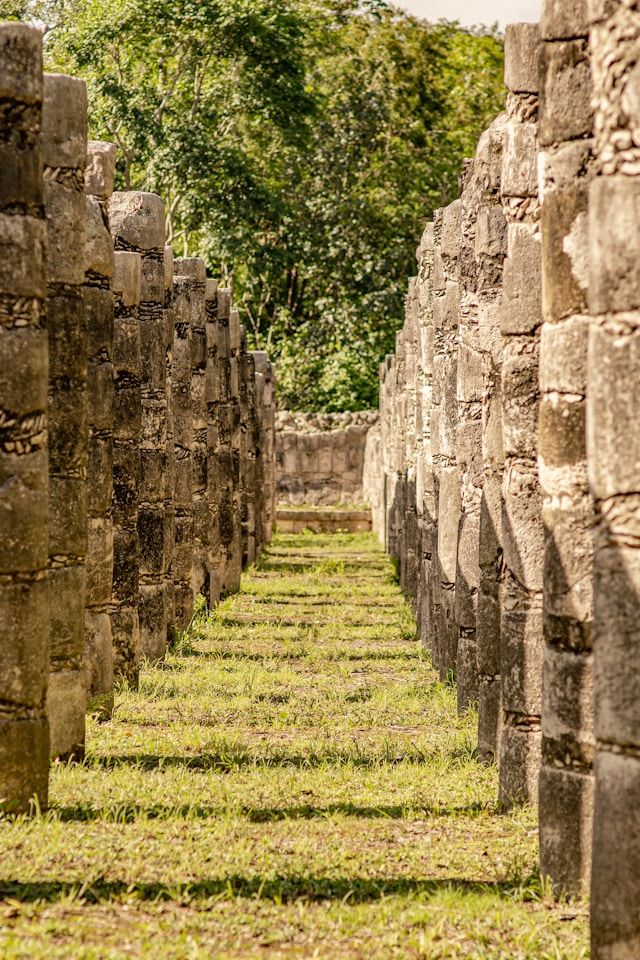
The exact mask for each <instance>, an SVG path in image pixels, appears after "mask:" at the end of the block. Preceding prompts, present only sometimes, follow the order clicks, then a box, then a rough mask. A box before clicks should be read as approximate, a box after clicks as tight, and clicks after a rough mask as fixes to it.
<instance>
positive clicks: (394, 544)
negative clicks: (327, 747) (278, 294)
mask: <svg viewBox="0 0 640 960" xmlns="http://www.w3.org/2000/svg"><path fill="white" fill-rule="evenodd" d="M639 50H640V13H638V11H637V10H636V9H635V7H633V5H629V4H625V3H622V2H617V0H614V2H613V3H610V4H591V5H590V6H589V10H587V5H586V4H583V3H579V4H577V5H576V4H569V3H568V2H563V0H546V2H545V3H544V8H543V17H542V22H541V25H540V27H538V25H536V24H516V25H511V26H510V27H509V28H508V29H507V34H506V76H505V80H506V87H507V94H506V109H505V113H504V114H502V115H501V116H500V117H498V118H497V119H496V121H495V122H494V123H493V124H492V125H491V127H490V128H489V129H488V130H487V131H486V132H485V133H484V134H483V136H482V137H481V139H480V142H479V144H478V150H477V153H476V156H475V157H474V158H473V159H472V160H470V161H468V162H467V164H466V165H465V168H464V171H463V174H462V178H461V197H460V199H459V200H456V201H455V202H454V203H452V204H450V205H449V206H448V207H447V208H445V209H444V210H441V211H437V212H436V214H435V216H434V220H433V223H432V224H429V225H428V226H427V228H426V230H425V233H424V237H423V239H422V242H421V244H420V247H419V248H418V251H417V261H418V271H417V277H416V278H415V279H413V280H411V281H410V284H409V291H408V297H407V305H406V317H405V322H404V325H403V328H402V330H401V331H400V332H399V333H398V336H397V349H396V352H395V354H394V355H393V356H389V357H387V358H386V359H385V362H384V363H383V364H382V366H381V369H380V380H381V400H380V416H381V420H380V425H379V427H377V428H376V429H375V431H372V432H371V433H370V435H369V439H368V443H367V464H366V468H365V475H366V478H367V479H366V486H367V494H368V496H369V498H370V500H371V502H372V505H373V516H374V528H375V529H376V531H377V532H378V535H379V536H380V539H381V540H382V542H383V543H384V544H385V546H386V548H387V550H388V551H389V552H390V553H391V554H392V555H394V556H396V557H397V559H398V565H399V570H400V574H401V578H402V584H403V587H404V589H405V590H406V591H407V592H408V594H409V596H410V598H411V599H412V601H413V602H414V605H415V608H416V612H417V622H418V632H419V636H420V639H421V641H422V643H423V645H424V646H425V648H426V649H428V650H429V651H430V652H431V655H432V659H433V663H434V666H435V667H436V668H437V669H438V670H439V671H440V675H441V676H442V677H445V676H447V675H452V676H453V677H454V678H455V679H456V681H457V684H458V703H459V708H460V709H461V710H464V709H467V708H468V706H469V705H470V704H474V703H475V704H476V705H477V708H478V714H479V727H478V755H479V758H480V759H481V760H483V761H485V762H487V761H489V762H490V761H492V760H495V762H497V763H498V765H499V800H500V803H501V805H502V806H503V807H504V808H508V807H509V806H511V805H512V804H514V803H518V802H521V801H527V802H530V803H534V804H537V805H538V811H539V825H540V830H539V836H540V860H541V869H542V873H543V874H544V875H545V876H548V877H550V878H551V881H552V883H553V885H554V888H555V889H556V890H557V891H559V892H560V891H562V892H565V893H570V894H577V893H581V892H584V891H585V890H586V888H587V887H588V885H589V881H590V880H591V889H592V904H593V906H592V942H593V953H592V955H593V956H594V957H596V958H597V960H613V958H616V960H627V958H628V960H631V958H632V957H637V956H638V955H640V924H639V922H638V912H637V904H638V900H639V899H640V819H639V815H638V797H639V796H640V760H639V756H640V720H639V718H640V712H639V710H638V704H639V703H640V679H639V678H640V667H639V666H638V664H639V663H640V661H639V659H638V656H637V652H638V650H639V649H640V633H639V628H638V623H639V622H640V617H639V611H638V595H639V590H638V584H637V583H636V581H637V580H638V574H637V570H638V566H639V564H638V550H637V546H638V542H639V538H638V521H637V517H638V515H639V509H638V502H637V500H638V470H639V466H638V465H639V463H640V453H639V452H638V436H639V435H640V434H639V431H638V427H637V416H636V407H637V387H636V384H637V382H638V374H639V371H638V360H637V353H638V351H637V342H638V330H639V329H640V320H639V316H640V314H639V311H640V292H639V291H640V283H639V282H638V279H637V278H638V277H639V276H640V268H639V267H638V264H639V263H640V256H639V253H638V236H640V213H639V211H640V193H639V190H638V183H639V180H638V174H639V173H640V147H639V146H638V143H637V142H636V141H637V131H638V129H640V106H638V104H639V102H640V101H638V99H637V96H636V91H637V83H638V80H637V75H638V68H637V58H638V51H639ZM594 110H595V112H594ZM416 303H417V311H416ZM416 317H417V321H416ZM416 322H417V332H416ZM419 411H420V412H419ZM416 518H417V528H418V530H417V536H416V535H415V534H414V533H413V528H414V525H415V523H416ZM416 543H418V544H419V545H420V546H419V547H418V556H419V561H418V570H417V576H415V577H414V576H413V575H411V574H410V573H409V571H410V570H411V568H412V565H413V564H414V555H415V553H416ZM594 758H595V759H594ZM622 851H624V852H622Z"/></svg>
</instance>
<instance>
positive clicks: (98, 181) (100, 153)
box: [84, 140, 116, 200]
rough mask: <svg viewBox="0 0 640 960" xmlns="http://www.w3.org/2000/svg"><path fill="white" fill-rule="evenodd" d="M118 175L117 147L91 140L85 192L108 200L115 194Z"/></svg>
mask: <svg viewBox="0 0 640 960" xmlns="http://www.w3.org/2000/svg"><path fill="white" fill-rule="evenodd" d="M115 175H116V147H115V144H113V143H107V142H105V141H104V140H89V142H88V144H87V166H86V169H85V178H84V192H85V193H87V194H91V195H92V196H94V197H97V198H98V199H99V200H108V199H109V197H110V196H111V194H112V193H113V187H114V182H115Z"/></svg>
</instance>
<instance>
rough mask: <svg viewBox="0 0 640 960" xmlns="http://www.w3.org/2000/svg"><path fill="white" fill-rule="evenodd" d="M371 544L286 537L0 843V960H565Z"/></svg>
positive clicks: (466, 731)
mask: <svg viewBox="0 0 640 960" xmlns="http://www.w3.org/2000/svg"><path fill="white" fill-rule="evenodd" d="M474 742H475V717H474V716H473V714H468V715H466V716H465V717H463V718H459V717H458V716H457V715H456V709H455V691H454V690H453V689H452V688H451V687H449V686H447V685H443V684H441V683H440V682H439V681H438V680H437V678H436V675H435V674H434V672H433V670H432V669H431V666H430V663H429V661H428V660H427V659H426V658H425V657H424V656H423V655H422V654H421V652H420V650H419V649H418V646H417V644H416V641H415V639H414V624H413V621H412V617H411V614H410V611H409V610H408V608H407V606H406V604H405V602H404V600H403V598H402V596H401V594H400V592H399V589H398V587H397V585H396V583H395V581H394V578H393V571H392V567H391V565H390V563H389V562H388V561H387V559H386V558H385V557H384V556H383V555H382V553H381V552H380V550H379V548H378V547H377V545H376V543H375V541H374V539H373V538H372V537H371V536H370V535H362V534H360V535H351V536H347V535H344V536H343V535H333V536H322V535H315V536H314V535H288V536H285V535H282V536H279V537H278V538H277V539H276V541H275V542H274V544H273V546H272V549H271V550H270V552H269V554H268V555H267V556H266V557H265V558H264V559H263V560H262V562H261V563H260V564H259V566H258V567H257V568H256V569H253V570H251V571H249V573H248V574H247V575H246V576H245V577H244V579H243V584H242V591H241V593H240V594H239V595H238V596H236V597H233V598H230V599H229V600H226V601H225V602H224V603H223V604H221V606H220V607H219V608H218V609H217V610H216V611H215V612H214V613H213V614H212V615H211V616H210V617H209V618H208V619H207V618H202V617H200V618H196V620H195V622H194V625H193V627H192V629H191V631H190V633H189V634H188V635H186V636H184V637H182V638H180V640H179V642H178V644H177V647H176V649H175V650H174V651H173V652H172V653H171V654H170V655H169V656H168V658H167V660H166V662H165V663H163V664H161V665H160V666H159V667H156V668H147V669H145V670H144V671H143V674H142V681H141V685H140V690H139V691H138V692H135V693H134V692H131V691H127V690H123V691H121V692H120V694H119V696H118V698H117V708H116V714H115V719H114V720H113V722H111V723H107V724H96V723H94V722H92V721H90V723H89V729H88V749H89V753H88V757H87V760H86V762H85V763H84V764H82V765H78V766H64V765H57V766H55V767H54V769H53V773H52V790H51V809H50V811H49V812H48V813H47V814H45V815H42V816H39V817H36V818H34V819H31V820H29V819H26V818H18V819H14V820H8V819H7V820H5V821H3V822H0V844H1V848H2V859H1V862H0V863H1V865H0V956H1V957H2V958H3V960H17V958H20V960H41V958H42V960H44V958H45V957H46V958H47V960H70V958H82V960H116V958H117V960H120V958H131V957H135V958H138V957H139V958H149V960H151V958H153V960H212V958H213V960H254V958H273V960H279V958H283V960H289V958H322V960H334V958H339V960H342V958H344V960H347V958H348V960H356V958H358V960H360V958H362V960H392V958H402V960H405V958H406V960H409V958H411V960H414V958H415V960H417V958H428V960H445V958H446V960H449V958H451V960H456V958H469V960H521V958H527V960H577V958H584V957H587V956H588V953H587V946H586V944H587V931H586V907H585V905H584V904H582V903H579V904H567V903H565V904H554V903H553V902H552V901H551V899H550V898H549V897H548V895H547V894H546V891H545V890H544V888H543V887H542V885H541V884H540V881H539V879H538V878H537V876H536V871H535V863H536V827H535V815H534V813H533V812H532V811H530V810H527V809H523V810H517V811H515V812H513V813H511V814H509V815H507V816H505V815H499V814H498V812H497V810H496V806H495V796H496V773H495V770H494V769H492V768H488V767H483V766H481V765H479V764H478V763H477V761H476V760H475V759H474Z"/></svg>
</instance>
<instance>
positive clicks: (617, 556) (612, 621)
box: [594, 506, 640, 745]
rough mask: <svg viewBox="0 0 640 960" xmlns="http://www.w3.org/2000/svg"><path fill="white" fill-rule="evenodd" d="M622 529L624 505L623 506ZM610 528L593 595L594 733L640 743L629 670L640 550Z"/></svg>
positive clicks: (638, 700)
mask: <svg viewBox="0 0 640 960" xmlns="http://www.w3.org/2000/svg"><path fill="white" fill-rule="evenodd" d="M620 510H621V519H622V523H623V529H624V516H625V510H624V506H621V508H620ZM624 539H625V538H624V534H622V536H618V537H616V536H615V534H614V533H612V531H611V529H610V530H609V531H608V537H607V540H605V541H604V543H603V544H602V546H597V548H596V557H595V564H594V567H595V581H594V595H595V597H596V598H597V603H596V608H595V623H594V653H595V678H594V685H595V691H596V698H595V705H596V706H595V711H596V713H595V733H596V737H597V738H598V739H599V740H603V741H605V742H607V743H614V744H620V745H625V744H640V673H638V671H637V670H633V669H630V662H632V661H633V658H634V657H635V652H636V650H637V623H638V613H637V598H638V591H639V586H638V585H639V584H640V551H639V550H637V549H635V548H634V547H632V546H626V545H625V543H624Z"/></svg>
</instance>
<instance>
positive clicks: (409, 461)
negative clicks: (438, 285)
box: [401, 277, 422, 610]
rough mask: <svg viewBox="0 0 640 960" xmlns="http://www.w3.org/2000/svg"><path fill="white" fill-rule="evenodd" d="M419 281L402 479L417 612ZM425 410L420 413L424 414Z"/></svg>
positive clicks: (407, 333) (412, 289) (408, 308)
mask: <svg viewBox="0 0 640 960" xmlns="http://www.w3.org/2000/svg"><path fill="white" fill-rule="evenodd" d="M418 312H419V302H418V282H417V278H415V277H412V278H411V279H410V280H409V291H408V294H407V298H406V301H405V323H404V336H403V339H404V344H405V370H404V376H405V384H404V393H405V409H406V418H405V436H404V450H403V452H402V456H403V462H402V476H403V484H404V497H403V508H404V509H403V516H402V527H403V531H404V548H403V557H402V563H401V570H402V575H403V582H402V586H403V589H404V591H405V594H406V595H407V597H409V599H410V600H411V603H412V605H413V607H414V610H415V609H416V598H417V587H418V559H419V545H418V510H417V502H416V465H417V457H418V435H417V434H418V426H419V417H418V403H417V380H418ZM421 413H422V410H420V414H421Z"/></svg>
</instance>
